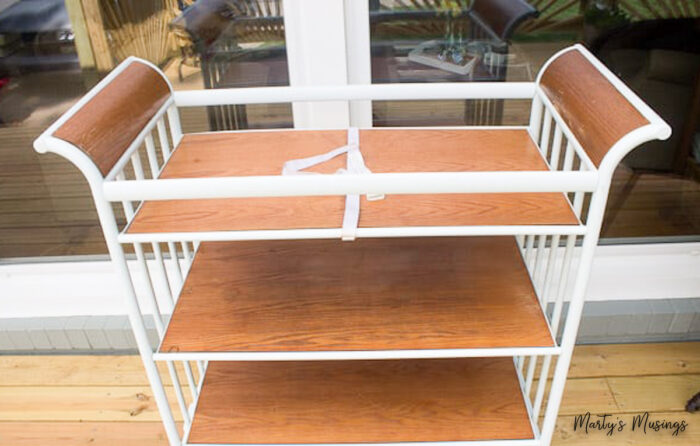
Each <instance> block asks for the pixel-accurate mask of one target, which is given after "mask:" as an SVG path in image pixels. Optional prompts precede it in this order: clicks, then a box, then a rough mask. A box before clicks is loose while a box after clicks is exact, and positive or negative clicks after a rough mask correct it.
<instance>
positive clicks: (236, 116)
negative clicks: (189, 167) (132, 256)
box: [0, 0, 292, 258]
mask: <svg viewBox="0 0 700 446" xmlns="http://www.w3.org/2000/svg"><path fill="white" fill-rule="evenodd" d="M192 3H193V2H192V1H182V0H179V1H178V0H148V1H146V0H7V1H0V156H2V163H1V164H0V258H14V257H35V256H63V255H75V254H106V252H107V250H106V246H105V244H104V241H103V236H102V232H101V229H100V226H99V223H98V221H97V215H96V212H95V209H94V204H93V202H92V197H91V195H90V191H89V189H88V187H87V184H86V182H85V180H84V178H83V176H82V174H80V172H78V170H77V169H76V168H75V167H73V166H72V165H71V164H70V163H69V162H67V161H66V160H65V159H63V158H60V157H57V156H55V155H42V156H39V155H38V154H36V153H35V152H34V150H33V149H32V147H31V143H32V141H33V140H34V139H35V138H36V137H37V136H38V135H39V133H41V132H42V131H43V130H44V129H45V128H46V127H47V126H48V125H49V124H50V123H51V122H53V120H55V119H56V118H57V117H58V116H59V115H60V114H61V113H63V112H64V111H66V110H67V109H68V107H70V106H71V104H73V103H74V102H75V101H76V100H77V99H78V98H80V96H82V95H83V94H84V93H85V92H86V91H87V90H88V89H89V88H90V87H92V86H93V85H95V83H96V82H97V81H99V79H100V78H101V77H102V76H104V74H106V73H107V72H108V71H109V70H110V69H112V68H113V67H114V66H116V65H117V64H118V63H119V62H121V61H122V60H123V59H125V58H126V57H128V56H131V55H134V56H137V57H141V58H144V59H147V60H149V61H151V62H153V63H155V64H157V65H158V66H160V67H162V69H163V70H164V72H165V73H166V74H167V76H168V77H169V79H170V80H171V82H172V83H173V86H174V87H175V88H176V89H201V88H222V87H251V86H266V85H286V84H288V77H289V76H288V73H287V58H286V51H285V42H284V28H283V19H282V7H281V0H265V1H257V0H245V1H244V0H238V1H232V0H199V1H197V2H196V3H194V4H192ZM182 121H183V129H184V130H185V131H203V130H209V129H214V130H218V129H238V128H261V127H291V125H292V115H291V107H290V106H289V105H286V104H282V105H280V104H272V105H256V106H249V107H212V108H210V109H208V110H207V109H187V110H184V111H183V114H182Z"/></svg>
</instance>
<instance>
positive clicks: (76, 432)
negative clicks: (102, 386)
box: [0, 421, 168, 446]
mask: <svg viewBox="0 0 700 446" xmlns="http://www.w3.org/2000/svg"><path fill="white" fill-rule="evenodd" d="M0 443H1V444H6V445H13V446H41V445H47V444H50V445H52V446H115V445H119V446H137V445H138V446H141V445H144V444H148V445H152V446H167V445H168V441H167V438H166V437H165V431H164V429H163V424H162V423H161V422H160V421H150V422H144V423H133V422H129V421H118V422H115V421H110V422H81V421H72V422H32V421H11V422H0Z"/></svg>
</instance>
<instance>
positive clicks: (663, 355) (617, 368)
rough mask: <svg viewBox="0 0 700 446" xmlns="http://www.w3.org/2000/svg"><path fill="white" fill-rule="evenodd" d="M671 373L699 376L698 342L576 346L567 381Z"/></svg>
mask: <svg viewBox="0 0 700 446" xmlns="http://www.w3.org/2000/svg"><path fill="white" fill-rule="evenodd" d="M672 374H676V375H677V374H700V342H660V343H652V344H601V345H578V346H576V348H575V349H574V356H573V358H572V360H571V368H570V370H569V377H570V378H584V377H603V376H611V377H612V376H640V375H672ZM536 376H537V375H536ZM698 390H700V389H698Z"/></svg>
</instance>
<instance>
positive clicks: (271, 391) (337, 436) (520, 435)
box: [189, 358, 533, 444]
mask: <svg viewBox="0 0 700 446" xmlns="http://www.w3.org/2000/svg"><path fill="white" fill-rule="evenodd" d="M525 438H533V434H532V430H531V427H530V423H529V421H528V418H527V412H526V409H525V405H524V403H523V400H522V397H521V394H520V389H519V385H518V381H517V378H516V374H515V370H514V367H513V361H512V359H511V358H473V359H430V360H403V361H344V362H340V361H321V362H318V361H312V362H285V363H275V362H263V363H261V362H243V363H242V362H210V363H209V368H208V370H207V376H206V378H205V383H204V386H203V389H202V394H201V397H200V399H199V404H198V407H197V413H196V415H195V417H194V421H193V425H192V431H191V433H190V437H189V440H190V443H194V444H197V443H231V442H233V443H251V444H254V443H347V442H357V443H365V442H366V443H371V442H397V441H451V440H482V439H525Z"/></svg>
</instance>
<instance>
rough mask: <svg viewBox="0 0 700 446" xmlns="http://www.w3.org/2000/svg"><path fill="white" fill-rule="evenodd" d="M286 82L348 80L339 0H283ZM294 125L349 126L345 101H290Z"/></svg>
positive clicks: (336, 82)
mask: <svg viewBox="0 0 700 446" xmlns="http://www.w3.org/2000/svg"><path fill="white" fill-rule="evenodd" d="M283 8H284V35H285V39H286V47H287V65H288V68H289V83H290V85H292V86H311V85H314V86H319V85H346V84H347V83H348V70H347V58H346V54H345V51H346V48H345V20H344V18H343V11H344V10H343V0H283ZM292 112H293V114H294V127H295V128H346V127H349V126H350V111H349V107H348V102H347V101H330V102H304V103H293V104H292Z"/></svg>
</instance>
